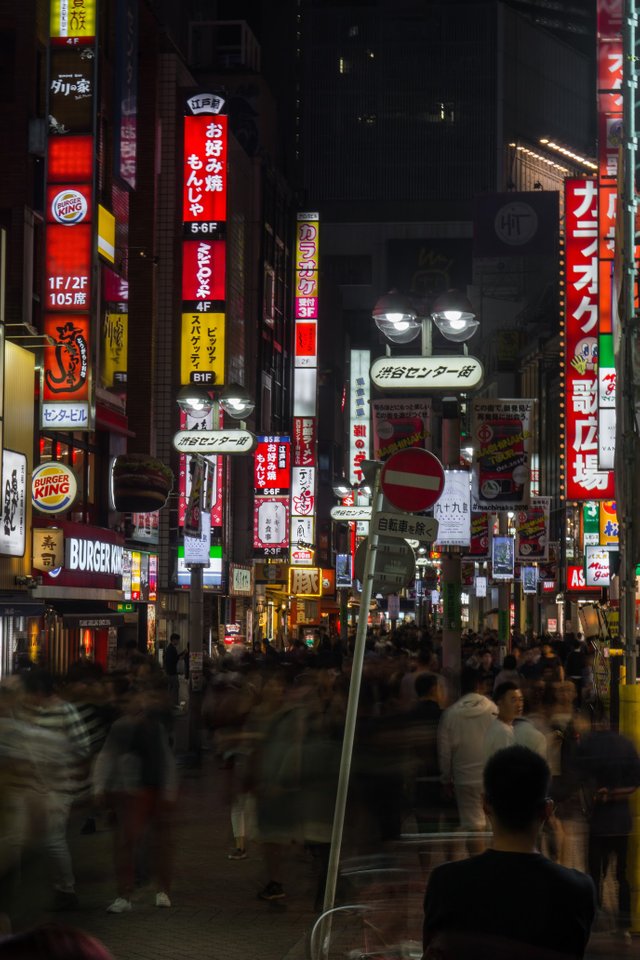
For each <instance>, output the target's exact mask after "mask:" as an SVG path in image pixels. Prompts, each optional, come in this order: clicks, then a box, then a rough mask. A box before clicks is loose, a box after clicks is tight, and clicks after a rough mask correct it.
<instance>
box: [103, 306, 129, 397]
mask: <svg viewBox="0 0 640 960" xmlns="http://www.w3.org/2000/svg"><path fill="white" fill-rule="evenodd" d="M128 341H129V316H128V314H126V313H107V314H106V316H105V318H104V321H103V324H102V344H101V345H102V350H101V353H100V380H101V382H102V386H103V387H106V389H110V388H111V387H118V386H120V387H122V386H123V385H124V384H126V382H127V350H128Z"/></svg>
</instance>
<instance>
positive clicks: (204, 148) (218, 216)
mask: <svg viewBox="0 0 640 960" xmlns="http://www.w3.org/2000/svg"><path fill="white" fill-rule="evenodd" d="M212 113H213V111H212ZM182 211H183V212H182V219H183V220H184V222H185V223H203V222H205V223H212V222H217V223H221V222H223V221H225V220H226V219H227V117H226V116H225V115H224V114H216V115H215V116H210V115H206V114H205V115H201V116H200V115H199V116H188V115H187V116H185V118H184V193H183V207H182Z"/></svg>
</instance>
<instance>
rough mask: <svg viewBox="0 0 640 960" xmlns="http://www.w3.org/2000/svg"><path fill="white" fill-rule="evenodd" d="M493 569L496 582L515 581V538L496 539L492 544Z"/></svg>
mask: <svg viewBox="0 0 640 960" xmlns="http://www.w3.org/2000/svg"><path fill="white" fill-rule="evenodd" d="M491 568H492V575H493V579H494V580H513V577H514V571H515V542H514V539H513V537H494V538H493V540H492V542H491Z"/></svg>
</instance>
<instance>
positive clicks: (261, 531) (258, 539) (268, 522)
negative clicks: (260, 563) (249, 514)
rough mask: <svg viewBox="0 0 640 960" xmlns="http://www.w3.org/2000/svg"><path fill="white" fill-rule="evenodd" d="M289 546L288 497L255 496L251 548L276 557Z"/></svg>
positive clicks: (266, 555) (260, 553)
mask: <svg viewBox="0 0 640 960" xmlns="http://www.w3.org/2000/svg"><path fill="white" fill-rule="evenodd" d="M288 546H289V498H288V497H256V498H255V500H254V505H253V550H254V553H255V554H256V555H257V556H262V557H278V556H280V555H281V554H282V553H283V552H284V551H285V550H286V549H287V548H288Z"/></svg>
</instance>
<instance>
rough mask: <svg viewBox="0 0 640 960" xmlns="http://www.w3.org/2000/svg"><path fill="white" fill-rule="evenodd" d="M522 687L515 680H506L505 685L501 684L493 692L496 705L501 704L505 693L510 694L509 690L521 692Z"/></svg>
mask: <svg viewBox="0 0 640 960" xmlns="http://www.w3.org/2000/svg"><path fill="white" fill-rule="evenodd" d="M519 689H520V687H519V686H518V684H517V683H514V681H513V680H505V681H504V682H503V683H499V684H498V686H497V687H496V688H495V690H494V691H493V699H494V700H495V702H496V703H500V701H501V700H502V698H503V697H504V695H505V693H509V690H519Z"/></svg>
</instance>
